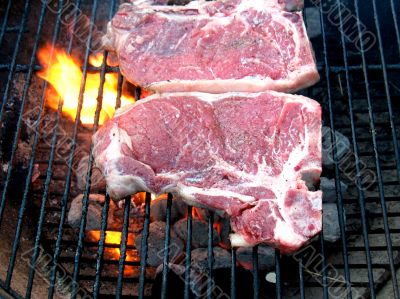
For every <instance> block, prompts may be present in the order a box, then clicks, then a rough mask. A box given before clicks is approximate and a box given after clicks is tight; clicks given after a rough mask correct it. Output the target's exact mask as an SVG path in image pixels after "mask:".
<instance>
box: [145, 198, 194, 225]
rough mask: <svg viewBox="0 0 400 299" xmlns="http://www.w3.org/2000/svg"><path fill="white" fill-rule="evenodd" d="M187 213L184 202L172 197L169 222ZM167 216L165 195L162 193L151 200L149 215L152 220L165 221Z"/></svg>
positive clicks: (173, 221)
mask: <svg viewBox="0 0 400 299" xmlns="http://www.w3.org/2000/svg"><path fill="white" fill-rule="evenodd" d="M186 214H187V205H186V203H185V202H184V201H183V200H181V199H179V198H174V199H173V200H172V205H171V223H175V222H176V221H178V220H179V219H181V218H183V217H185V216H186ZM166 216H167V195H166V194H163V195H160V196H159V197H157V198H156V199H155V200H153V201H152V202H151V206H150V217H151V219H152V220H153V221H165V219H166Z"/></svg>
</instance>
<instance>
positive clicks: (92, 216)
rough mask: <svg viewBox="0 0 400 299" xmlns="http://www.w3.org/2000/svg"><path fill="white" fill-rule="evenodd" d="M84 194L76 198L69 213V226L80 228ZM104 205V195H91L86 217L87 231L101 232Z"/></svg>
mask: <svg viewBox="0 0 400 299" xmlns="http://www.w3.org/2000/svg"><path fill="white" fill-rule="evenodd" d="M82 199H83V194H80V195H78V196H76V197H75V198H74V199H73V200H72V202H71V207H70V209H69V211H68V224H69V225H70V226H72V227H73V228H78V227H79V224H80V221H81V217H82ZM103 203H104V195H102V194H89V206H88V213H87V217H86V230H99V229H100V226H101V209H102V205H103Z"/></svg>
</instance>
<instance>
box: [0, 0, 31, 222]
mask: <svg viewBox="0 0 400 299" xmlns="http://www.w3.org/2000/svg"><path fill="white" fill-rule="evenodd" d="M29 8H30V1H29V0H26V1H25V5H24V12H23V14H22V17H21V22H20V25H19V26H20V29H19V32H18V36H17V40H16V41H15V48H14V53H13V55H12V58H11V63H10V71H9V73H8V77H7V82H6V85H5V88H4V93H3V99H2V102H1V107H0V123H2V122H3V112H4V108H5V106H6V103H7V100H8V97H9V96H10V91H11V87H12V78H13V77H14V74H15V66H16V64H17V56H18V53H19V47H20V46H21V40H22V36H23V33H24V31H25V26H26V23H27V20H28V15H29ZM2 132H3V130H1V135H0V146H1V145H2V143H3V138H1V137H2ZM1 155H2V154H1V153H0V158H1V157H2V156H1ZM0 219H1V217H0Z"/></svg>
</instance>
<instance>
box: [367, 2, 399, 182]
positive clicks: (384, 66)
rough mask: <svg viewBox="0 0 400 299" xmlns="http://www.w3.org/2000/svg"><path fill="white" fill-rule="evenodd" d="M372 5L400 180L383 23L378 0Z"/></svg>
mask: <svg viewBox="0 0 400 299" xmlns="http://www.w3.org/2000/svg"><path fill="white" fill-rule="evenodd" d="M372 7H373V12H374V21H375V27H376V33H377V37H378V45H379V53H380V58H381V63H382V73H383V82H384V85H385V94H386V101H387V107H388V112H389V122H390V127H391V131H392V137H393V148H394V156H395V159H396V165H397V179H398V180H399V182H400V153H399V146H398V141H397V132H396V126H395V123H394V116H393V108H392V99H391V95H390V90H389V77H388V74H387V69H386V59H385V54H384V52H383V44H382V36H381V29H380V28H381V25H380V21H379V16H378V12H377V8H376V0H372ZM394 20H395V28H396V30H398V28H397V22H396V18H394ZM396 33H397V38H399V35H398V31H397V32H396ZM397 42H398V45H399V49H400V43H399V42H400V40H399V39H398V40H397ZM399 54H400V52H399Z"/></svg>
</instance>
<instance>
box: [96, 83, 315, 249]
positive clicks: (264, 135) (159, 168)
mask: <svg viewBox="0 0 400 299" xmlns="http://www.w3.org/2000/svg"><path fill="white" fill-rule="evenodd" d="M93 142H94V152H93V153H94V157H95V162H96V165H97V167H99V168H100V169H101V171H102V172H103V174H104V176H105V177H106V181H107V190H108V192H109V194H110V195H111V197H113V198H114V199H119V198H122V197H124V196H127V195H130V194H133V193H136V192H139V191H148V192H152V193H156V194H160V193H166V192H171V193H173V194H174V195H175V196H176V197H180V198H182V199H184V200H185V201H186V202H187V203H189V204H193V205H196V206H200V207H207V208H211V209H215V210H221V211H224V212H226V213H227V214H229V215H230V216H231V224H232V227H233V229H234V231H235V234H233V235H232V236H231V241H232V244H233V245H234V246H245V245H254V244H258V243H261V242H265V243H267V244H270V245H272V246H275V247H278V248H280V249H281V250H283V251H284V252H292V251H294V250H296V249H297V248H299V247H300V246H301V245H302V244H304V243H305V242H306V241H307V240H308V239H309V238H311V237H312V236H314V235H315V234H317V233H318V232H319V231H320V230H321V197H322V195H321V192H320V191H317V192H312V191H309V190H308V188H307V186H306V183H307V184H308V183H312V182H314V181H317V180H318V179H319V175H320V172H321V110H320V106H319V104H318V103H317V102H315V101H313V100H311V99H308V98H305V97H302V96H295V95H290V94H282V93H278V92H273V91H269V92H263V93H225V94H220V95H215V94H214V95H213V94H205V93H171V94H163V95H158V94H156V95H153V96H151V97H149V98H147V99H145V100H142V101H139V102H137V103H135V104H133V105H132V106H129V107H125V108H122V109H119V110H118V111H117V112H116V114H115V116H114V118H113V119H111V120H110V121H108V122H107V123H105V124H104V125H103V127H102V128H101V129H100V130H99V131H98V132H97V133H96V134H95V135H94V137H93Z"/></svg>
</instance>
